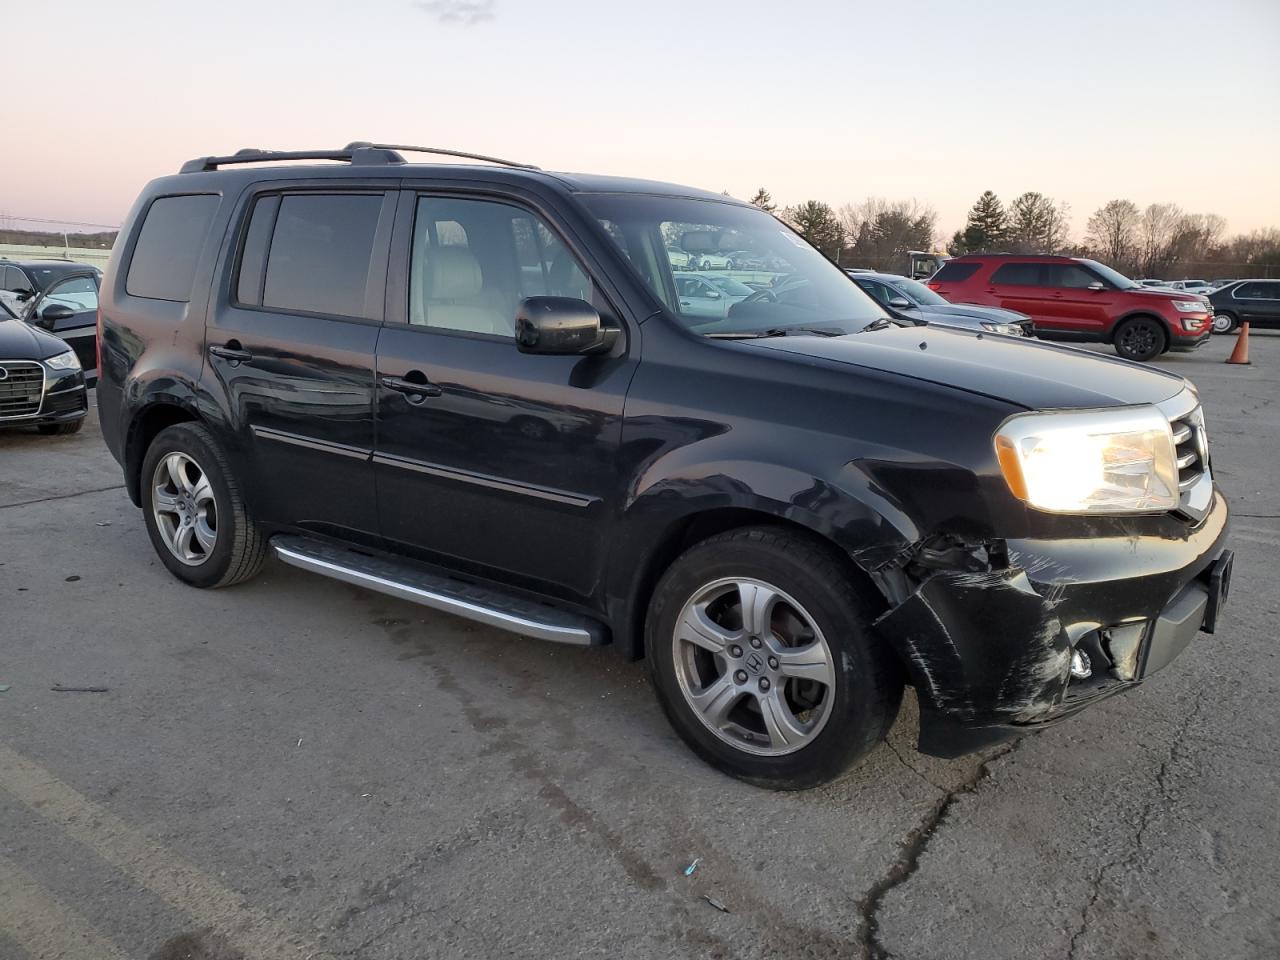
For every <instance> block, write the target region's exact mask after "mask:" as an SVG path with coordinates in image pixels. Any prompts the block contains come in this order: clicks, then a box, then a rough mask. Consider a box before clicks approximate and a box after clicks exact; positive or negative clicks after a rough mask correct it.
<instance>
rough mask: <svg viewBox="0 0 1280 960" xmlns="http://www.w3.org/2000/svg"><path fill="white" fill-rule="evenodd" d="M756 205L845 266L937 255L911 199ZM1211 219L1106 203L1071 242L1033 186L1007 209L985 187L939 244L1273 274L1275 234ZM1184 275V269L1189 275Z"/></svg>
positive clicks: (951, 248)
mask: <svg viewBox="0 0 1280 960" xmlns="http://www.w3.org/2000/svg"><path fill="white" fill-rule="evenodd" d="M750 202H751V203H752V204H753V205H754V206H757V207H759V208H760V209H762V210H764V211H766V212H768V213H772V214H773V215H774V216H776V217H778V218H779V219H781V220H782V221H784V222H785V223H787V224H789V225H790V226H791V227H793V228H794V229H795V230H796V231H797V232H799V233H800V234H801V235H802V236H803V237H804V238H805V239H806V240H808V241H809V242H810V243H812V244H813V245H814V246H815V247H817V248H818V249H819V250H821V251H822V252H823V253H824V254H826V256H827V257H829V258H830V259H831V260H833V261H835V262H836V263H838V264H840V265H843V266H852V265H864V264H865V265H873V266H877V267H881V268H886V269H894V268H895V267H896V265H897V264H899V263H901V262H902V261H903V260H904V258H905V255H906V252H907V251H908V250H928V251H933V250H936V249H937V247H936V246H935V241H937V240H939V239H940V238H939V237H938V236H937V212H936V211H935V210H934V209H933V208H932V207H930V206H929V205H927V204H924V203H922V202H920V201H919V200H917V199H915V198H912V199H910V200H896V201H890V200H886V199H884V198H881V197H868V198H867V199H866V200H863V201H862V202H861V203H857V204H844V205H843V206H841V207H840V208H839V209H836V208H834V207H832V206H831V205H830V204H827V203H824V202H823V201H820V200H807V201H805V202H804V203H800V204H796V205H795V206H790V207H783V208H782V209H779V208H778V206H777V205H776V204H775V203H774V201H773V197H772V195H771V194H770V193H769V191H768V190H767V189H765V188H764V187H761V188H760V189H758V190H757V191H756V193H755V195H754V196H753V197H752V198H751V201H750ZM1226 226H1227V224H1226V220H1225V219H1224V218H1223V217H1220V216H1218V215H1217V214H1212V213H1210V214H1198V213H1189V212H1187V211H1184V210H1183V209H1182V208H1181V207H1179V206H1178V205H1177V204H1175V203H1152V204H1149V205H1148V206H1147V207H1145V208H1139V207H1138V205H1137V204H1135V203H1134V202H1133V201H1131V200H1127V199H1117V200H1111V201H1108V202H1107V203H1105V204H1103V205H1102V206H1101V207H1099V208H1098V209H1097V210H1095V211H1094V212H1093V214H1091V215H1090V217H1089V219H1088V222H1087V225H1086V228H1085V235H1084V237H1083V238H1082V239H1081V240H1080V241H1078V242H1077V241H1074V240H1073V239H1072V238H1071V233H1070V207H1069V206H1068V205H1067V204H1066V203H1064V202H1061V201H1057V200H1054V199H1053V198H1052V197H1049V196H1046V195H1045V194H1042V193H1039V192H1037V191H1034V190H1031V191H1027V192H1025V193H1022V194H1020V195H1019V196H1017V197H1016V198H1015V199H1014V200H1013V201H1012V202H1011V203H1010V204H1009V205H1008V206H1007V207H1006V206H1005V205H1004V204H1003V203H1002V202H1001V200H1000V198H999V197H998V196H997V195H996V193H995V192H994V191H992V190H985V191H983V193H982V194H981V195H980V196H979V197H978V199H977V200H976V201H975V202H974V204H973V206H972V207H971V208H970V209H969V212H968V215H967V217H966V219H965V225H964V226H963V227H962V228H961V229H959V230H957V231H956V232H955V233H954V234H953V235H952V237H951V240H950V242H948V243H947V244H946V250H945V252H947V253H949V254H951V255H952V256H959V255H961V254H965V253H1022V254H1062V255H1067V256H1084V257H1092V258H1094V259H1097V260H1100V261H1102V262H1104V263H1106V264H1108V265H1110V266H1112V267H1114V268H1116V269H1117V270H1119V271H1121V272H1122V273H1127V274H1129V275H1132V276H1136V277H1152V276H1159V277H1163V278H1165V279H1172V278H1174V277H1173V274H1175V273H1181V274H1182V275H1184V276H1189V275H1191V273H1213V272H1215V271H1216V272H1217V273H1218V274H1219V275H1220V274H1221V273H1222V272H1223V271H1224V270H1225V271H1226V272H1234V273H1238V274H1241V275H1244V274H1248V273H1250V268H1251V269H1252V272H1253V274H1255V275H1259V276H1263V275H1265V276H1271V275H1280V229H1278V228H1270V229H1264V230H1255V231H1253V232H1251V233H1240V234H1236V235H1234V236H1231V237H1229V238H1228V237H1226ZM1188 271H1190V273H1189V272H1188Z"/></svg>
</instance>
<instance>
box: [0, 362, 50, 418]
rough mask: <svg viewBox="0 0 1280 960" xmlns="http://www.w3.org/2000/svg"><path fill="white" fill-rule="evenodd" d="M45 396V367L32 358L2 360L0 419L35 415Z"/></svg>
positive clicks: (0, 363) (0, 369) (0, 367)
mask: <svg viewBox="0 0 1280 960" xmlns="http://www.w3.org/2000/svg"><path fill="white" fill-rule="evenodd" d="M43 397H44V367H42V366H41V365H40V364H38V363H35V362H33V361H31V360H0V420H13V419H15V418H17V417H34V416H35V415H36V414H38V413H39V412H40V402H41V400H42V399H43Z"/></svg>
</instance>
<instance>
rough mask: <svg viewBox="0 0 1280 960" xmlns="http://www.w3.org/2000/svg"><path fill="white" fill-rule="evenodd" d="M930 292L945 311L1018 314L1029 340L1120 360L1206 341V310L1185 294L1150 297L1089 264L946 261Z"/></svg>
mask: <svg viewBox="0 0 1280 960" xmlns="http://www.w3.org/2000/svg"><path fill="white" fill-rule="evenodd" d="M929 288H930V289H931V290H934V291H936V292H937V293H939V294H940V295H941V296H943V297H945V298H946V299H947V300H950V301H951V302H952V303H978V304H983V305H985V306H992V307H1004V308H1006V309H1008V310H1016V311H1018V312H1019V313H1025V314H1027V315H1028V316H1030V317H1031V318H1032V320H1033V321H1034V323H1035V332H1036V336H1038V337H1042V338H1044V339H1046V340H1069V341H1076V342H1086V343H1110V344H1114V346H1115V349H1116V353H1118V354H1119V355H1120V356H1122V357H1124V358H1125V359H1126V360H1138V361H1147V360H1154V359H1155V358H1156V357H1158V356H1160V354H1162V353H1164V352H1165V351H1167V350H1194V349H1195V348H1196V347H1198V346H1200V345H1201V344H1202V343H1204V342H1205V340H1207V339H1208V338H1209V336H1210V333H1211V326H1210V323H1209V302H1208V300H1207V299H1205V298H1204V297H1201V296H1198V295H1196V294H1191V293H1178V292H1174V291H1170V290H1149V289H1144V288H1143V287H1142V286H1140V285H1139V284H1136V283H1134V282H1133V281H1132V280H1130V279H1129V278H1128V277H1126V276H1124V275H1123V274H1121V273H1118V272H1116V271H1115V270H1112V269H1111V268H1110V267H1108V266H1105V265H1103V264H1101V263H1098V262H1096V261H1094V260H1085V259H1081V258H1079V257H1048V256H1041V257H1034V256H1020V255H1014V254H972V255H968V256H963V257H956V258H955V259H954V260H948V261H947V262H946V263H945V264H943V265H942V269H941V270H939V271H938V272H937V273H936V274H934V275H933V276H932V277H931V278H930V279H929Z"/></svg>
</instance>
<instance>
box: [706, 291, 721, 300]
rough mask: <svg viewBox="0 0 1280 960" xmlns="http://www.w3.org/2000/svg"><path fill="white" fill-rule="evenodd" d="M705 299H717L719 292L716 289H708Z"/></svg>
mask: <svg viewBox="0 0 1280 960" xmlns="http://www.w3.org/2000/svg"><path fill="white" fill-rule="evenodd" d="M707 299H708V300H719V299H720V294H719V293H718V292H717V291H715V290H712V291H710V292H709V293H708V294H707Z"/></svg>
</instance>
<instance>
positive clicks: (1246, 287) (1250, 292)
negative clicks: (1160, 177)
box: [1235, 281, 1280, 300]
mask: <svg viewBox="0 0 1280 960" xmlns="http://www.w3.org/2000/svg"><path fill="white" fill-rule="evenodd" d="M1235 297H1236V299H1237V300H1276V299H1280V281H1277V282H1275V283H1264V282H1259V281H1255V282H1253V283H1242V284H1240V286H1239V288H1238V289H1237V290H1236V292H1235Z"/></svg>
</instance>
